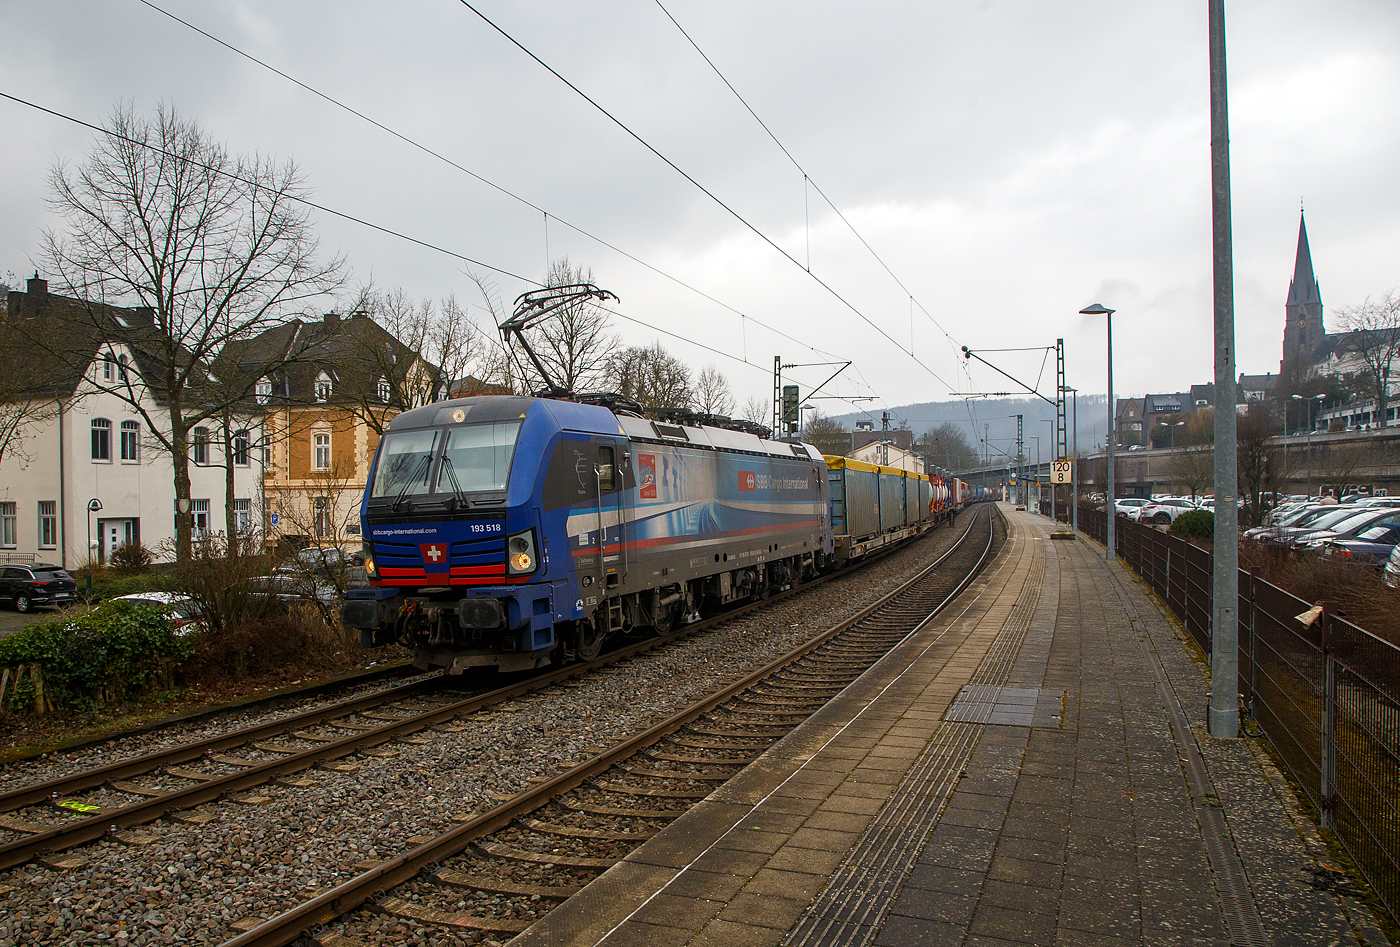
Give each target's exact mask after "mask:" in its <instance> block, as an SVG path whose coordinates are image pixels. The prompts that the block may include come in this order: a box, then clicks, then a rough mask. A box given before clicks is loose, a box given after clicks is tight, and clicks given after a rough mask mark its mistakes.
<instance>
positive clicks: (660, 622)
mask: <svg viewBox="0 0 1400 947" xmlns="http://www.w3.org/2000/svg"><path fill="white" fill-rule="evenodd" d="M674 627H676V607H675V606H674V605H667V606H666V607H665V608H663V609H661V613H660V614H659V615H657V616H656V620H655V621H654V622H652V623H651V630H652V634H655V635H664V634H666V632H668V631H670V630H671V629H672V628H674Z"/></svg>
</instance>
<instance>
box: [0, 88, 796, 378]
mask: <svg viewBox="0 0 1400 947" xmlns="http://www.w3.org/2000/svg"><path fill="white" fill-rule="evenodd" d="M0 99H6V100H9V101H11V102H14V103H16V104H17V105H23V106H25V107H27V108H32V109H34V110H35V111H38V112H42V113H44V114H46V115H50V116H53V117H54V118H57V119H60V120H62V121H65V122H70V123H72V124H74V125H77V126H79V127H81V128H86V129H88V130H90V131H93V132H96V133H97V134H100V135H105V136H107V137H109V138H112V139H116V140H118V141H122V142H125V143H127V144H130V145H134V146H136V147H139V148H145V149H147V150H148V151H153V152H157V153H159V154H162V155H164V156H166V157H168V158H178V157H180V156H178V155H176V154H175V153H173V152H171V151H168V150H166V149H163V148H159V147H156V146H155V145H152V144H150V143H149V142H144V141H139V140H137V139H134V138H131V137H129V136H126V135H122V134H120V133H118V132H114V131H112V130H110V129H106V128H103V127H101V126H100V125H94V124H93V123H91V122H87V121H84V120H83V119H80V118H77V117H75V116H72V115H67V114H65V113H63V112H59V111H56V110H55V109H51V108H47V107H45V106H43V105H39V104H38V103H36V102H31V101H29V100H27V99H24V98H21V97H19V96H16V95H11V94H9V93H7V92H4V91H0ZM194 164H195V165H196V166H197V167H199V168H201V169H202V170H205V171H208V172H211V173H214V174H219V175H223V176H224V177H227V178H230V179H232V180H235V181H238V182H240V183H242V184H246V185H249V186H250V187H251V186H257V185H256V184H255V182H253V181H251V180H249V179H248V178H245V177H241V176H239V175H237V174H234V173H233V172H230V171H226V170H224V169H222V168H216V167H213V166H211V165H208V164H203V163H199V162H194ZM285 196H286V198H287V199H288V200H290V201H293V202H295V203H298V204H301V205H303V206H305V207H308V208H311V209H313V210H318V211H321V212H322V213H325V214H329V215H331V216H333V217H337V218H339V219H341V220H344V221H347V222H349V223H353V224H357V225H359V226H362V227H366V228H369V229H371V230H374V231H375V232H377V233H382V234H384V235H386V236H390V237H394V238H397V239H400V240H404V241H406V242H408V243H411V244H413V245H414V246H418V247H422V248H423V249H426V250H432V251H434V252H436V253H441V254H443V255H445V256H448V257H450V258H452V259H456V260H461V261H463V262H465V263H470V264H472V265H474V266H480V267H482V268H484V269H488V270H491V271H492V272H495V273H500V274H501V275H502V276H508V277H510V278H512V279H517V280H520V281H521V282H523V283H526V284H527V285H532V286H542V285H543V284H541V283H539V282H538V281H536V280H532V279H530V278H529V277H527V276H522V275H520V274H518V273H514V272H512V271H510V270H507V269H504V268H502V267H498V266H494V265H492V264H490V263H486V262H484V261H482V260H477V259H475V258H473V257H469V256H467V255H465V254H462V253H458V252H456V251H455V250H449V249H447V248H446V247H442V246H439V245H437V244H434V243H431V242H429V241H427V240H420V239H419V238H417V237H413V236H410V235H408V234H405V233H401V232H400V231H397V230H394V229H393V228H390V227H386V226H383V225H381V224H376V223H374V222H372V221H369V220H365V219H364V218H361V217H357V216H355V215H353V214H349V213H346V212H344V211H339V210H336V209H335V208H333V207H330V206H328V205H326V204H322V203H320V202H318V201H313V200H311V199H309V198H307V197H303V196H300V195H296V194H286V195H285ZM599 308H600V309H603V310H604V311H605V312H607V313H609V314H610V315H613V316H616V317H618V318H619V319H622V320H624V321H627V322H630V323H632V324H634V325H638V326H641V327H643V328H645V329H648V330H650V331H652V332H657V333H660V334H662V335H665V336H669V337H670V338H673V339H676V340H677V341H680V342H683V343H685V344H687V345H692V346H695V347H696V348H699V349H702V350H704V351H706V352H710V353H713V354H715V355H717V356H720V357H721V358H725V359H729V360H731V361H736V362H739V363H741V364H743V365H746V366H748V367H750V368H753V369H755V370H759V371H765V372H766V371H768V369H767V368H766V367H765V366H762V365H755V364H753V363H752V362H749V361H748V360H747V359H746V358H742V357H740V356H736V355H734V354H733V353H731V352H726V351H724V350H722V349H718V348H715V347H714V346H711V345H707V344H705V343H704V342H699V341H696V340H695V339H691V338H687V337H686V336H683V335H680V334H679V333H676V332H672V331H670V330H669V329H663V328H661V327H660V326H656V325H652V324H651V323H648V322H646V321H644V320H642V319H639V318H637V317H635V316H629V315H627V314H625V313H622V312H619V311H617V310H615V309H611V308H609V307H606V306H600V307H599ZM507 354H509V353H507Z"/></svg>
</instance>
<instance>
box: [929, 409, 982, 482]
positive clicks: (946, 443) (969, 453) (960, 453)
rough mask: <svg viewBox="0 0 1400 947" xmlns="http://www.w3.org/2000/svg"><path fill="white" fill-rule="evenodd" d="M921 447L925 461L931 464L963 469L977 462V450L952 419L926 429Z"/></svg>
mask: <svg viewBox="0 0 1400 947" xmlns="http://www.w3.org/2000/svg"><path fill="white" fill-rule="evenodd" d="M921 448H922V450H921V453H922V455H923V458H924V463H925V464H927V465H929V466H933V467H942V468H943V469H944V470H962V469H964V468H966V467H973V466H976V464H977V452H976V451H975V450H973V448H972V445H971V444H969V443H968V441H967V434H966V433H965V432H964V431H963V429H962V428H960V427H958V425H956V424H954V423H952V422H951V421H945V422H943V423H942V424H940V425H938V427H936V428H933V429H932V430H929V431H926V432H925V433H924V436H923V438H922V444H921Z"/></svg>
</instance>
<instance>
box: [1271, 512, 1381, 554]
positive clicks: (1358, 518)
mask: <svg viewBox="0 0 1400 947" xmlns="http://www.w3.org/2000/svg"><path fill="white" fill-rule="evenodd" d="M1396 523H1400V510H1394V509H1389V508H1387V507H1379V508H1376V507H1372V508H1371V509H1362V510H1358V511H1356V512H1355V513H1354V514H1353V515H1352V516H1351V518H1350V519H1345V520H1342V521H1341V522H1340V523H1335V524H1333V525H1332V526H1331V527H1329V528H1327V529H1319V530H1316V531H1314V532H1311V533H1308V532H1305V533H1302V534H1299V535H1295V536H1293V537H1291V538H1290V539H1289V545H1290V546H1292V547H1293V548H1294V549H1302V548H1311V549H1319V550H1320V549H1321V548H1322V546H1323V545H1324V544H1325V543H1327V542H1328V541H1335V540H1340V539H1355V538H1356V537H1357V536H1358V535H1359V534H1360V533H1361V532H1362V530H1365V529H1367V528H1369V527H1372V526H1389V525H1391V524H1396Z"/></svg>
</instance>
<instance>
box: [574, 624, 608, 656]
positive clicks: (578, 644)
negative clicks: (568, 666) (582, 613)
mask: <svg viewBox="0 0 1400 947" xmlns="http://www.w3.org/2000/svg"><path fill="white" fill-rule="evenodd" d="M602 653H603V634H602V632H600V631H599V630H598V629H597V628H596V627H595V626H594V625H593V624H592V623H591V622H586V621H581V622H579V623H578V624H577V625H575V627H574V660H575V661H592V660H593V659H594V658H596V657H597V656H598V655H600V654H602Z"/></svg>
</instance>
